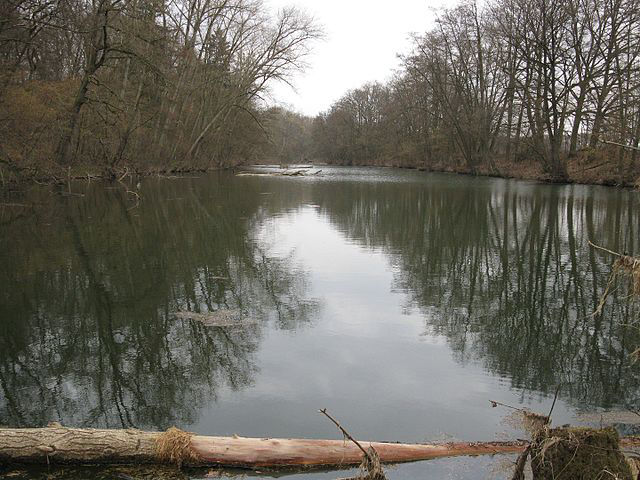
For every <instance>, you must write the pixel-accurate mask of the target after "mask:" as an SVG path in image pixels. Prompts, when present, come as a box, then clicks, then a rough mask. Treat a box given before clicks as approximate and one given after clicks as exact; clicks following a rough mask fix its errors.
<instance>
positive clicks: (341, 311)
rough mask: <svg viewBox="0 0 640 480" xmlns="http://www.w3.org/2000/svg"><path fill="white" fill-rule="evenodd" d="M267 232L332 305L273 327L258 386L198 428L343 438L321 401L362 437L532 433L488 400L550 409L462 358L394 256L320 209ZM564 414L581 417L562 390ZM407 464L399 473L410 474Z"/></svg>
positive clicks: (226, 402)
mask: <svg viewBox="0 0 640 480" xmlns="http://www.w3.org/2000/svg"><path fill="white" fill-rule="evenodd" d="M260 236H261V240H262V241H264V242H265V243H267V244H270V245H272V251H271V252H270V253H271V254H275V255H282V256H283V257H284V256H287V255H289V254H290V253H291V252H295V259H296V261H297V262H299V264H300V265H301V266H302V268H303V269H304V270H305V271H306V272H308V274H309V292H308V295H309V297H313V298H318V299H319V300H320V302H321V305H322V308H320V309H318V312H317V314H316V315H317V318H314V319H313V322H312V326H311V327H309V328H302V329H299V330H297V331H293V332H292V331H283V330H276V329H271V330H269V332H268V333H267V334H266V335H265V338H264V341H263V342H262V344H261V347H260V350H259V352H258V358H257V364H258V365H259V369H260V371H259V373H258V374H257V375H256V378H255V383H254V384H253V386H252V387H249V388H247V389H246V390H242V391H239V392H232V391H225V392H223V393H222V394H221V395H220V397H219V402H218V403H217V404H212V405H210V406H209V407H208V408H207V409H205V411H203V412H202V413H201V415H200V418H201V421H200V424H199V425H197V426H196V427H195V429H196V430H197V431H200V432H203V433H209V434H211V432H215V433H216V434H219V435H225V434H234V433H237V434H240V435H244V436H258V437H264V436H272V437H316V438H338V435H337V433H336V431H335V428H334V427H333V426H332V425H331V424H330V423H329V422H328V421H327V420H326V419H324V418H323V417H321V416H320V415H319V414H318V413H317V412H316V410H317V409H319V408H325V407H326V408H328V409H329V411H330V412H332V413H333V414H334V415H335V416H336V417H337V418H339V419H341V420H342V421H343V422H344V424H345V425H346V426H347V427H348V428H349V429H350V430H351V431H352V432H353V433H354V434H356V435H357V436H358V437H360V438H369V439H377V440H393V441H406V442H416V441H418V442H419V441H433V440H450V439H460V440H492V439H496V438H504V439H507V438H517V437H518V436H522V435H523V434H522V433H521V432H516V431H513V430H511V429H510V427H508V426H506V425H505V424H503V423H502V422H501V420H502V417H503V416H504V415H505V414H506V413H509V412H506V411H505V410H503V409H491V408H490V406H489V402H488V400H489V399H492V400H497V401H499V402H503V403H507V404H512V405H525V406H528V407H530V408H532V409H534V410H537V411H540V412H545V411H548V409H549V407H550V404H551V399H549V398H532V397H529V396H527V397H523V394H522V392H520V391H515V390H513V389H511V388H510V381H509V379H503V378H497V377H493V376H491V375H490V374H488V373H487V372H486V371H485V370H484V369H483V368H482V367H481V366H480V365H479V364H476V363H467V364H465V365H462V364H460V363H458V362H456V361H455V360H454V356H453V354H452V351H451V350H450V348H449V346H448V345H447V341H446V338H444V337H442V336H436V335H429V334H425V319H424V318H423V316H422V314H421V313H418V312H412V311H409V312H407V309H406V305H407V303H408V301H407V297H406V295H405V294H404V293H402V292H399V291H397V290H394V289H393V280H394V279H393V267H392V266H391V264H390V261H389V259H388V258H387V257H386V256H385V255H384V254H383V253H381V252H379V251H375V250H368V249H366V248H364V247H362V246H359V245H357V244H354V242H353V241H350V240H348V239H347V238H346V237H345V235H343V234H342V233H341V232H339V231H337V230H336V229H335V228H334V227H332V225H331V224H330V223H329V221H328V220H327V219H326V218H325V217H324V216H322V214H320V213H319V212H318V211H317V210H316V209H315V208H313V207H311V206H305V207H301V208H300V209H299V210H298V211H294V212H289V213H287V214H286V215H283V216H280V217H275V218H273V219H272V220H271V221H270V223H269V224H268V225H267V226H266V227H265V228H264V229H263V230H262V232H261V234H260ZM433 314H437V312H436V313H433ZM554 419H555V421H556V422H558V423H565V422H569V421H572V415H571V412H569V411H568V408H567V407H566V405H565V404H563V402H562V401H558V403H557V404H556V407H555V410H554ZM442 465H445V466H446V465H447V464H446V463H445V464H442ZM483 465H484V464H483ZM403 468H405V467H403ZM403 468H400V469H398V470H397V472H396V474H394V475H393V477H394V478H410V477H409V476H405V474H406V472H407V470H403ZM406 468H408V467H406ZM443 468H445V467H443ZM483 468H484V467H483ZM445 470H446V468H445ZM425 471H426V470H425ZM403 472H405V473H403ZM327 478H329V477H327ZM425 478H426V477H425ZM455 478H458V477H455ZM460 478H466V477H464V476H463V477H460ZM469 478H474V477H469Z"/></svg>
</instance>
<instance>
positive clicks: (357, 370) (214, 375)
mask: <svg viewBox="0 0 640 480" xmlns="http://www.w3.org/2000/svg"><path fill="white" fill-rule="evenodd" d="M323 170H324V171H323V174H324V175H323V176H321V177H313V178H280V177H236V176H232V175H231V174H227V173H220V174H214V175H210V176H206V177H201V178H181V179H153V178H148V179H143V180H142V183H141V186H140V189H139V194H140V197H141V200H140V202H139V205H137V206H136V202H135V197H134V196H133V195H131V194H128V193H126V192H125V189H124V188H123V187H122V186H121V185H104V184H100V183H95V182H94V183H91V184H87V183H82V182H79V183H76V184H74V185H72V191H73V192H74V193H81V194H83V196H79V195H61V194H59V193H54V192H51V191H49V190H47V189H43V188H39V189H34V190H33V191H31V192H28V193H25V194H21V195H18V196H15V195H14V196H12V197H11V198H9V199H7V200H6V203H11V205H6V204H5V205H4V206H0V247H1V248H0V424H2V425H8V426H16V427H19V426H42V425H45V424H46V423H47V422H49V421H51V420H58V421H60V422H62V423H63V424H65V425H69V426H95V427H114V428H120V427H130V426H135V427H138V428H144V429H165V428H167V427H169V426H171V425H177V426H179V427H181V428H184V429H188V430H191V431H195V432H200V433H203V434H215V435H231V434H234V433H237V434H239V435H243V436H258V437H265V436H271V437H279V436H282V437H315V438H340V437H339V435H338V434H337V432H336V430H335V428H334V427H333V426H332V425H331V424H330V423H329V422H328V421H327V420H326V419H324V418H323V417H322V416H320V415H319V414H318V413H317V412H316V410H317V409H318V408H324V407H326V408H328V410H329V411H330V412H332V413H333V414H334V415H335V416H336V417H338V418H339V419H341V420H342V421H343V423H344V424H345V425H346V426H347V427H348V428H349V429H350V430H351V431H352V433H354V434H355V435H356V436H358V437H361V438H368V439H378V440H397V441H406V442H415V441H433V440H451V439H460V440H492V439H496V438H514V437H518V436H519V437H522V435H523V433H522V432H518V431H516V430H513V428H512V427H511V426H510V425H509V424H506V423H505V422H504V421H503V417H504V414H505V413H508V412H505V411H504V410H502V409H492V408H491V407H490V405H489V402H488V400H489V399H492V400H496V401H499V402H503V403H507V404H511V405H515V406H526V407H529V408H532V409H534V410H538V411H541V412H546V411H548V409H549V408H550V405H551V402H552V399H553V395H554V392H555V390H556V387H557V386H558V385H561V390H560V393H559V399H558V403H557V404H556V406H555V409H554V415H553V416H554V421H555V422H556V423H568V422H571V423H575V422H576V418H575V416H576V414H578V413H580V412H584V411H595V410H601V409H615V408H623V407H625V406H627V405H628V404H633V403H634V402H636V403H637V397H638V394H639V386H640V369H639V368H638V367H637V366H634V365H632V363H631V361H630V357H629V354H630V353H631V352H632V351H633V350H634V349H635V348H636V347H637V346H638V345H640V334H639V333H638V330H637V328H635V327H634V326H631V325H630V324H631V323H633V322H635V321H637V320H638V318H639V309H638V305H637V304H636V303H634V302H630V301H628V299H627V298H626V297H627V290H626V287H624V285H621V286H620V287H619V288H618V289H617V290H615V291H614V292H613V293H612V296H611V298H610V300H609V302H608V304H607V306H606V308H605V310H604V314H603V315H602V316H601V317H595V318H594V317H593V316H590V314H591V312H593V311H594V309H595V308H596V306H597V304H598V301H599V297H600V295H601V293H602V290H603V289H604V287H605V285H606V283H607V279H608V275H609V272H610V264H611V258H610V257H608V256H607V255H604V254H601V253H598V252H595V251H594V250H593V249H591V248H590V247H589V246H588V243H587V242H588V240H589V239H592V240H593V241H594V242H595V243H598V244H601V245H606V246H607V247H609V248H611V249H614V250H617V251H626V252H628V253H630V254H634V253H635V254H638V253H640V235H639V230H640V213H639V212H640V208H639V207H640V202H639V194H638V193H637V192H633V191H629V190H617V189H612V188H602V187H589V186H551V185H540V184H535V183H527V182H517V181H508V180H499V179H483V178H471V177H462V176H452V175H444V174H443V175H441V174H426V173H419V172H408V171H398V170H390V169H355V168H324V169H323ZM129 188H132V189H133V188H134V187H133V186H131V187H129ZM16 204H20V205H24V206H20V205H16ZM221 309H225V310H231V311H233V314H234V315H236V316H237V317H238V318H241V319H243V324H242V325H239V326H231V327H208V326H205V325H203V324H202V323H201V322H199V321H194V320H189V319H185V318H184V317H178V316H176V315H175V313H176V312H179V311H182V312H184V311H192V312H199V313H206V312H214V311H219V310H221ZM500 463H501V460H499V459H495V458H494V459H491V458H476V459H464V458H463V459H455V460H451V459H445V460H438V461H430V462H420V463H416V464H412V465H406V466H401V467H395V468H393V469H392V470H391V472H390V478H398V479H399V478H484V477H491V476H492V475H494V476H495V477H496V478H504V477H505V475H506V474H505V473H504V471H503V470H501V466H500ZM33 476H34V477H35V476H36V474H35V473H33ZM77 476H78V478H80V477H82V475H81V474H78V475H77ZM336 476H340V475H337V474H335V473H327V474H323V473H316V474H310V475H301V476H300V478H304V479H305V480H306V479H312V478H314V479H315V478H336Z"/></svg>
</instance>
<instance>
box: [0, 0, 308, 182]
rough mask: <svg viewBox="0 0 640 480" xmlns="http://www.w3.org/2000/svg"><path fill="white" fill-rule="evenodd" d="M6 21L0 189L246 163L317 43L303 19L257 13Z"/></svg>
mask: <svg viewBox="0 0 640 480" xmlns="http://www.w3.org/2000/svg"><path fill="white" fill-rule="evenodd" d="M0 8H1V9H2V11H0V71H1V72H2V73H1V74H0V138H1V139H2V140H1V141H0V165H1V168H2V171H3V172H4V173H3V179H4V178H5V177H7V176H9V177H15V176H31V177H34V178H38V177H41V176H47V175H50V176H53V177H55V176H57V175H74V176H81V175H85V176H86V175H92V174H100V175H106V176H111V177H113V176H115V174H116V172H120V171H122V170H124V171H127V169H131V170H136V171H138V172H139V173H145V172H151V171H184V170H198V169H209V168H215V167H225V166H229V165H232V164H237V163H242V162H245V161H254V160H255V158H256V155H257V153H256V152H257V151H258V150H259V149H264V148H268V147H269V145H270V142H269V138H268V136H267V135H265V133H264V132H265V127H264V124H265V123H267V122H268V120H269V117H270V116H273V112H270V111H269V110H268V109H265V108H264V107H263V105H264V96H265V95H266V94H267V93H268V91H267V87H268V86H269V84H270V83H271V82H273V81H274V80H281V81H287V78H288V77H289V76H290V75H291V74H292V73H293V72H296V71H298V70H300V69H301V68H303V67H304V58H305V57H306V55H307V54H308V53H309V48H310V46H311V41H312V40H314V39H317V38H319V37H320V36H321V31H320V29H319V28H318V27H317V26H316V25H314V22H313V21H312V19H311V18H310V17H308V16H307V15H305V14H304V13H302V12H300V11H299V10H297V9H295V8H285V9H282V10H280V11H279V12H277V14H270V13H269V10H268V9H267V8H266V7H265V5H264V4H263V2H262V1H261V0H166V1H165V0H133V1H132V0H6V1H3V2H2V4H1V6H0ZM265 145H266V147H265ZM3 181H5V180H3Z"/></svg>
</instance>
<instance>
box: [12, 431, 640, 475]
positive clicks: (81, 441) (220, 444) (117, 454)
mask: <svg viewBox="0 0 640 480" xmlns="http://www.w3.org/2000/svg"><path fill="white" fill-rule="evenodd" d="M173 431H174V432H175V431H177V430H175V429H174V430H173ZM177 432H179V431H177ZM170 433H171V431H169V432H143V431H140V430H134V429H129V430H97V429H80V428H65V427H47V428H24V429H10V428H0V464H2V463H4V464H12V463H32V464H33V463H36V464H37V463H39V464H56V463H59V464H75V465H87V464H92V465H93V464H144V463H155V464H158V463H182V464H184V465H188V466H194V467H199V466H201V467H204V466H229V467H243V468H268V467H271V468H283V467H294V468H295V467H334V466H342V465H357V464H359V463H360V461H361V460H362V452H361V451H360V450H359V449H358V447H357V446H356V445H354V444H353V443H351V442H345V441H342V440H304V439H273V438H243V437H208V436H201V435H191V434H186V435H187V436H186V437H185V436H184V435H185V433H184V432H180V434H181V435H183V436H182V437H178V440H179V441H177V442H178V443H180V442H184V440H185V438H186V439H187V449H188V452H184V451H181V450H180V448H181V447H180V446H177V447H176V451H177V452H180V455H178V458H169V457H168V456H167V455H166V452H162V451H161V449H160V448H159V444H160V443H161V441H162V440H163V439H164V440H165V441H166V440H167V439H169V440H170V441H171V438H173V437H171V435H169V434H170ZM167 435H169V436H167ZM361 443H362V444H363V445H366V446H367V447H368V446H369V445H371V446H373V447H374V448H375V449H376V451H377V453H378V455H379V456H380V459H381V461H382V462H384V463H396V462H410V461H416V460H427V459H431V458H438V457H448V456H458V455H486V454H490V455H493V454H497V453H518V452H521V451H522V450H523V449H524V448H525V447H526V446H527V442H524V441H513V442H475V443H446V444H436V445H430V444H402V443H382V442H361ZM165 444H166V442H165ZM621 444H622V445H624V446H629V445H634V446H639V445H640V440H639V439H638V438H631V439H630V438H628V437H627V438H623V439H622V440H621ZM176 445H177V443H176Z"/></svg>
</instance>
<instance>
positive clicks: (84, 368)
mask: <svg viewBox="0 0 640 480" xmlns="http://www.w3.org/2000/svg"><path fill="white" fill-rule="evenodd" d="M221 185H222V184H221V183H218V184H216V178H215V177H214V178H213V179H210V181H209V182H206V183H204V182H200V183H197V182H189V181H176V182H170V181H157V182H146V186H145V189H144V190H143V192H142V193H141V195H142V196H143V198H144V201H143V202H141V204H140V206H139V208H134V209H132V208H131V205H130V202H129V201H128V200H127V195H126V193H125V192H124V190H122V189H104V188H103V186H101V185H94V186H89V187H88V188H87V187H84V186H80V188H81V189H82V191H83V192H84V193H85V197H82V198H77V197H68V196H60V195H48V194H47V193H46V192H36V193H34V194H33V195H32V196H29V197H27V198H26V199H25V201H27V202H37V203H39V206H37V207H36V208H35V209H34V210H33V211H32V212H29V213H30V214H29V215H23V213H22V212H18V213H17V214H16V213H15V212H14V211H10V212H7V211H3V213H2V215H3V218H2V220H3V224H4V226H3V227H2V228H3V231H2V237H1V239H2V240H0V242H1V244H2V245H1V247H2V252H3V253H2V254H1V257H0V260H1V264H2V268H0V272H1V273H0V286H1V287H2V288H0V290H1V291H2V294H1V295H2V298H1V301H0V319H2V321H1V322H0V389H1V392H2V394H1V395H0V424H5V425H15V426H38V425H43V424H46V423H47V422H48V421H50V420H56V419H59V420H62V421H63V422H64V423H66V424H70V425H91V426H109V427H119V426H123V427H127V426H136V427H153V428H166V427H167V426H169V425H172V424H179V425H189V424H193V423H194V422H195V421H196V420H197V418H196V416H197V411H198V409H199V408H200V407H201V406H202V404H203V403H208V402H210V401H213V400H215V396H216V392H217V391H218V389H219V388H221V387H222V386H224V387H226V388H230V389H233V390H237V389H242V388H245V387H247V386H248V385H250V384H251V383H252V381H253V378H254V376H255V374H256V372H257V371H258V370H259V366H258V365H256V361H255V351H256V349H257V348H258V345H259V342H260V339H261V337H262V335H263V330H264V328H265V325H266V324H267V323H268V322H271V321H273V322H274V324H275V326H276V327H277V328H287V329H293V328H296V326H297V325H300V324H304V323H308V322H309V321H310V320H311V315H312V312H313V311H314V309H316V308H317V305H318V304H317V301H315V300H313V299H309V298H307V297H306V296H305V295H306V293H305V288H306V287H305V285H306V284H305V274H304V272H302V271H301V270H300V268H299V266H297V265H296V264H295V263H294V261H293V259H292V257H291V256H290V255H288V256H287V255H285V256H282V255H272V254H271V252H270V248H269V246H268V245H264V244H263V243H264V242H261V241H260V238H258V235H257V231H258V230H259V229H260V226H261V225H262V224H263V223H264V219H265V213H264V212H263V211H261V209H260V205H261V202H260V197H259V195H258V192H248V191H247V190H246V189H244V190H242V191H241V190H239V189H233V188H228V187H227V188H221ZM219 309H237V310H239V311H240V312H242V315H243V316H245V317H250V318H251V319H252V321H251V322H248V323H247V324H246V325H242V326H239V327H233V328H216V327H213V328H211V327H206V326H204V325H202V324H200V323H198V322H194V321H189V320H180V319H178V318H176V316H175V315H174V313H175V312H176V311H178V310H182V311H194V312H212V311H217V310H219Z"/></svg>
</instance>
